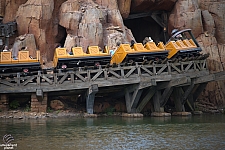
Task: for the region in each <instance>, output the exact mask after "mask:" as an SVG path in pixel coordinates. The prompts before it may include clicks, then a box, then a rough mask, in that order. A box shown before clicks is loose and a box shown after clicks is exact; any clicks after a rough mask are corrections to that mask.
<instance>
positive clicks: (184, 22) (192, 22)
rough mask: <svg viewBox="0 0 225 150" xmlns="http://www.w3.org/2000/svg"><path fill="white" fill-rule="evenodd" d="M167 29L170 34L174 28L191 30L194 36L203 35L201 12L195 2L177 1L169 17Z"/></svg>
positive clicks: (189, 0)
mask: <svg viewBox="0 0 225 150" xmlns="http://www.w3.org/2000/svg"><path fill="white" fill-rule="evenodd" d="M193 27H194V28H193ZM168 28H169V33H171V31H172V30H173V29H174V28H177V29H186V28H191V29H192V32H193V34H194V35H195V36H198V35H200V34H201V33H203V26H202V19H201V10H200V9H199V6H198V4H197V2H195V1H192V0H187V1H181V0H180V1H177V3H176V4H175V7H174V8H173V10H172V12H171V15H170V16H169V22H168Z"/></svg>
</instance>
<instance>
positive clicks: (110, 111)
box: [105, 107, 115, 116]
mask: <svg viewBox="0 0 225 150" xmlns="http://www.w3.org/2000/svg"><path fill="white" fill-rule="evenodd" d="M114 111H115V108H113V107H109V108H106V110H105V112H106V114H107V115H109V116H110V115H112V114H113V112H114Z"/></svg>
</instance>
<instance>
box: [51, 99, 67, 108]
mask: <svg viewBox="0 0 225 150" xmlns="http://www.w3.org/2000/svg"><path fill="white" fill-rule="evenodd" d="M50 107H51V109H53V110H62V109H64V107H65V105H64V104H63V102H62V101H60V100H52V101H51V102H50Z"/></svg>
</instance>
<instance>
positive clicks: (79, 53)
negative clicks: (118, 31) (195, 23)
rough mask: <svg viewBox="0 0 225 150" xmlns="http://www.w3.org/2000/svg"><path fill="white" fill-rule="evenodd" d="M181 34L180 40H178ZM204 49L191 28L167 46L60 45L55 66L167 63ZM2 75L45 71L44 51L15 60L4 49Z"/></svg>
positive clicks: (25, 53)
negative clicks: (112, 47)
mask: <svg viewBox="0 0 225 150" xmlns="http://www.w3.org/2000/svg"><path fill="white" fill-rule="evenodd" d="M177 35H181V36H179V39H176V36H177ZM200 52H201V48H200V46H199V45H198V43H197V41H196V40H195V38H194V36H193V35H192V33H191V29H185V30H181V31H179V32H177V33H175V34H174V35H173V36H172V37H171V39H169V41H168V42H167V43H166V44H165V45H164V43H162V42H159V43H158V44H157V45H156V44H155V43H154V42H147V43H146V44H145V45H143V44H142V43H134V44H133V45H132V46H130V44H120V46H119V47H118V48H117V49H116V50H115V52H114V54H113V55H112V56H111V55H110V52H109V49H108V48H107V47H105V48H104V49H103V50H102V51H101V50H100V49H99V47H98V46H89V47H88V49H87V51H86V52H84V50H83V48H82V47H73V48H72V51H71V52H70V53H68V52H67V50H66V48H56V49H55V53H54V58H53V65H54V67H53V68H52V69H54V70H67V69H73V70H75V69H78V68H80V67H84V68H85V67H95V68H98V67H99V66H110V65H111V66H114V65H118V64H126V65H127V64H128V65H129V64H130V65H132V64H135V63H140V64H146V63H147V64H152V63H153V62H154V63H165V62H166V61H167V60H171V61H172V60H173V61H174V60H178V61H186V60H194V59H205V58H206V57H208V55H200ZM0 56H1V58H0V76H1V74H3V73H15V72H22V73H24V74H29V73H30V74H32V73H33V72H36V71H38V70H41V63H40V62H41V61H40V52H39V51H37V57H36V58H35V59H31V58H30V57H29V52H28V51H19V57H18V58H19V59H18V60H13V59H12V54H11V52H1V55H0Z"/></svg>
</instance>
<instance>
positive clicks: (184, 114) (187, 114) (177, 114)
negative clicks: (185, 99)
mask: <svg viewBox="0 0 225 150" xmlns="http://www.w3.org/2000/svg"><path fill="white" fill-rule="evenodd" d="M172 116H191V112H173V113H172Z"/></svg>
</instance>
